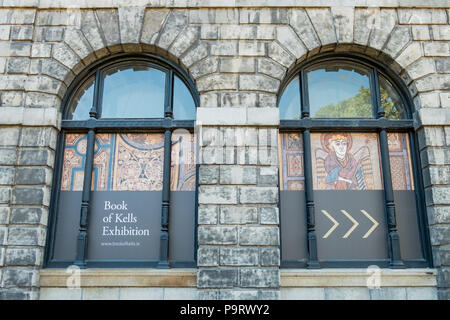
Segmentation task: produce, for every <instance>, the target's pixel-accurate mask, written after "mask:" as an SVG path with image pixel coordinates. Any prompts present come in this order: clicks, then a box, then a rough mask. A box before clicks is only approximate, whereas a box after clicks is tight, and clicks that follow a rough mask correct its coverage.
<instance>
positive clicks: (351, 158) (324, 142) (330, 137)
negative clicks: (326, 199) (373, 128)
mask: <svg viewBox="0 0 450 320" xmlns="http://www.w3.org/2000/svg"><path fill="white" fill-rule="evenodd" d="M311 148H312V150H311V151H312V159H313V161H312V162H313V163H312V169H313V186H314V189H316V190H381V189H382V181H381V171H380V160H379V148H378V137H377V134H376V133H341V132H330V133H313V134H311Z"/></svg>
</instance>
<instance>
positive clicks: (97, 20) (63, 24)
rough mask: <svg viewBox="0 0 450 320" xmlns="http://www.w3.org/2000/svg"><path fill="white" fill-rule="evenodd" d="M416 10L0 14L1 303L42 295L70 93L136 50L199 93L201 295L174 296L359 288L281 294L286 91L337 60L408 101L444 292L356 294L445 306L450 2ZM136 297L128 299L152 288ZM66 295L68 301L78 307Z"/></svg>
mask: <svg viewBox="0 0 450 320" xmlns="http://www.w3.org/2000/svg"><path fill="white" fill-rule="evenodd" d="M122 2H123V3H122ZM149 2H150V3H149ZM423 2H424V1H416V0H399V1H390V0H384V1H358V0H349V1H345V4H343V3H341V2H340V1H337V0H336V1H333V0H331V1H308V0H305V1H290V0H281V1H277V2H276V4H274V3H271V2H268V1H262V0H253V1H245V0H242V1H223V2H220V8H216V7H215V5H217V3H216V2H214V1H207V0H204V1H203V0H201V1H181V0H180V1H177V0H176V1H165V0H160V1H154V2H151V1H108V0H105V1H86V3H85V2H83V3H82V5H79V6H74V5H73V4H72V3H71V2H70V1H58V2H53V1H44V0H40V1H38V0H31V1H28V0H15V1H8V0H3V1H0V4H3V7H2V8H0V299H39V296H40V273H41V271H40V270H41V267H42V263H43V255H44V248H45V246H46V236H47V223H48V215H49V205H50V195H51V188H52V175H53V168H54V159H55V152H56V144H57V136H58V132H59V130H60V121H61V111H62V99H63V97H64V95H65V93H66V91H67V88H68V86H69V85H70V84H71V83H72V80H73V79H74V77H75V76H76V75H77V74H79V73H80V72H81V70H83V69H84V68H86V67H88V66H90V65H92V64H93V63H95V62H96V61H99V60H100V59H102V58H104V57H107V56H110V55H114V54H119V53H138V52H150V53H155V54H158V55H161V56H164V57H166V58H168V59H169V60H171V61H173V62H175V63H177V64H179V65H180V66H181V67H182V68H183V69H185V70H186V71H187V72H188V73H189V75H190V76H191V77H192V79H193V80H194V81H195V84H196V86H197V90H198V92H199V94H200V102H201V103H200V104H201V108H199V109H198V111H197V122H198V124H199V127H200V125H201V130H200V131H199V133H200V136H201V141H202V142H201V144H200V146H199V147H200V161H199V163H200V169H199V170H200V171H199V181H198V183H199V195H198V197H199V207H198V244H199V248H198V261H197V262H198V272H197V278H196V279H197V290H195V294H193V293H192V292H193V291H192V290H194V289H192V288H190V289H189V290H190V291H189V292H190V293H189V295H188V296H182V295H181V297H186V298H199V299H255V298H256V299H278V298H302V297H305V293H306V292H307V293H306V294H307V295H311V296H312V297H317V298H318V299H325V298H330V299H332V298H345V295H346V294H347V293H348V292H352V294H355V295H356V293H355V292H356V291H358V290H359V289H358V290H356V291H355V289H354V288H353V289H352V288H351V287H352V286H351V285H348V286H347V287H345V288H339V286H338V285H336V288H325V286H323V285H321V284H320V283H321V282H320V281H319V282H317V287H314V286H309V287H307V288H306V287H305V288H300V289H298V290H297V291H293V289H292V288H290V289H289V290H290V291H289V290H287V289H286V290H284V291H283V283H282V282H283V281H282V276H281V275H280V249H279V248H280V230H279V212H278V200H279V199H278V176H277V175H278V171H277V170H278V169H277V168H278V159H277V135H278V125H279V113H278V109H277V94H278V92H279V89H280V85H281V81H282V80H283V79H284V77H285V76H286V74H287V73H288V71H289V70H291V69H292V68H293V67H294V66H295V65H297V64H298V63H299V62H301V61H303V60H305V59H308V58H310V57H313V56H315V55H317V54H320V53H322V52H331V51H335V52H348V53H357V54H363V55H367V56H369V57H371V58H373V59H376V60H378V61H380V62H382V63H383V64H385V65H386V66H387V67H389V68H391V69H392V70H394V71H395V72H396V73H398V74H399V75H400V77H401V78H402V79H403V81H404V82H405V84H406V85H407V86H408V88H409V90H410V94H411V96H412V97H413V98H414V104H415V106H414V107H415V113H414V118H415V120H416V130H417V134H418V137H419V148H420V156H421V165H422V172H423V180H424V185H425V190H424V193H425V198H426V206H427V213H428V224H429V232H430V238H431V244H432V249H433V259H434V261H433V264H434V267H435V269H436V271H435V272H436V278H437V284H433V282H432V281H431V282H426V283H425V282H423V283H422V284H420V285H419V284H418V285H417V286H418V287H419V288H415V285H414V281H411V282H410V283H409V284H405V283H404V284H402V285H401V286H402V287H400V288H395V290H394V289H393V290H391V291H389V290H388V289H389V288H386V290H384V291H383V292H381V291H380V292H375V293H373V292H369V291H367V290H366V289H365V288H360V289H361V292H362V291H364V290H366V291H364V292H363V293H361V295H359V296H358V295H356V296H355V297H359V298H364V299H366V298H367V299H369V298H372V299H377V298H394V297H400V299H406V298H414V297H416V298H417V297H418V298H420V297H422V298H423V297H425V298H437V297H438V298H440V299H448V298H449V297H450V279H449V274H450V255H449V252H450V251H449V246H450V235H449V230H450V228H449V224H450V3H449V2H448V1H428V2H429V3H427V4H424V3H423ZM344 5H345V6H344ZM413 7H414V8H413ZM325 271H326V270H325ZM419 273H420V272H419ZM421 274H423V275H425V274H426V272H425V271H424V272H423V273H421ZM416 276H417V275H416ZM418 277H419V278H420V276H418ZM427 277H429V276H427ZM97 285H98V288H97V291H95V290H96V289H92V288H90V289H83V290H87V292H89V290H91V291H92V292H91V293H92V296H93V297H99V296H98V294H99V293H98V292H101V290H100V289H101V288H103V287H104V286H105V285H104V283H103V284H102V283H100V284H97ZM45 286H46V288H45V290H43V291H42V292H43V293H45V294H44V296H45V297H47V298H52V297H53V298H54V297H56V296H55V295H54V294H56V293H52V291H51V285H49V284H46V285H45ZM387 286H388V287H389V285H387ZM393 286H394V287H397V285H393ZM55 287H60V285H55ZM107 287H111V285H107ZM112 287H113V288H110V289H109V290H110V291H108V292H112V291H114V292H113V295H111V296H109V295H108V297H111V298H120V294H119V292H123V290H124V289H123V288H122V287H137V286H133V285H119V284H118V285H117V286H116V287H117V288H114V286H112ZM149 287H152V286H151V285H149ZM180 287H183V285H180ZM280 287H281V292H282V293H281V294H280ZM406 287H408V288H406ZM424 288H425V289H424ZM135 289H136V290H135V291H132V294H138V292H144V291H145V290H146V289H142V288H135ZM172 289H173V290H175V289H176V288H172ZM363 289H364V290H363ZM422 289H424V290H425V291H423V290H422ZM55 290H63V289H61V288H59V289H55ZM105 290H106V289H105ZM111 290H112V291H111ZM127 290H128V291H130V288H128V289H127ZM127 290H125V291H127ZM139 290H141V291H139ZM142 290H144V291H142ZM155 290H156V289H155ZM157 290H159V291H161V294H160V293H158V294H155V295H152V294H150V295H146V297H147V296H150V297H154V298H155V297H156V298H158V299H162V298H164V297H165V296H164V294H163V292H164V290H165V289H164V288H158V289H157ZM306 290H309V291H306ZM339 290H341V291H339ZM421 290H422V291H421ZM106 291H107V290H106ZM106 291H104V292H106ZM116 291H117V292H116ZM159 291H158V292H159ZM168 291H169V292H170V290H168ZM55 292H57V291H55ZM58 292H60V291H58ZM130 292H131V291H130ZM136 292H137V293H136ZM294 292H297V293H295V294H294ZM325 292H327V293H326V294H325ZM346 292H347V293H346ZM358 292H359V291H358ZM408 292H409V295H408V294H407V293H408ZM420 292H426V293H424V294H423V295H422V296H421V295H420ZM66 293H67V292H66ZM147 293H148V289H147ZM71 294H73V295H72V296H70V295H67V296H65V297H72V298H75V299H77V298H81V297H82V295H81V293H80V294H78V293H76V294H74V293H73V292H71ZM105 294H106V293H105ZM415 294H417V295H416V296H415ZM87 296H88V294H87V295H85V296H84V297H85V298H86V297H87ZM45 297H43V298H45ZM105 297H106V296H105ZM133 297H138V296H134V295H133ZM177 297H179V296H177Z"/></svg>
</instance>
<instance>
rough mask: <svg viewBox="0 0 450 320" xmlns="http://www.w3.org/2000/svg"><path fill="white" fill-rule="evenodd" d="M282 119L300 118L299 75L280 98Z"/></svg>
mask: <svg viewBox="0 0 450 320" xmlns="http://www.w3.org/2000/svg"><path fill="white" fill-rule="evenodd" d="M279 108H280V119H282V120H298V119H300V87H299V80H298V77H295V78H294V79H293V80H292V81H291V82H290V83H289V85H288V86H287V87H286V89H285V90H284V92H283V95H282V96H281V99H280V104H279Z"/></svg>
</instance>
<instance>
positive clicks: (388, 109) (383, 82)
mask: <svg viewBox="0 0 450 320" xmlns="http://www.w3.org/2000/svg"><path fill="white" fill-rule="evenodd" d="M379 82H380V94H381V105H382V106H383V108H384V112H385V117H386V119H391V120H398V119H406V113H405V106H404V105H403V102H402V99H401V98H400V95H399V94H398V93H397V91H396V90H395V89H394V87H393V86H392V84H391V83H390V82H389V81H388V80H387V79H386V78H385V77H383V76H382V75H380V76H379Z"/></svg>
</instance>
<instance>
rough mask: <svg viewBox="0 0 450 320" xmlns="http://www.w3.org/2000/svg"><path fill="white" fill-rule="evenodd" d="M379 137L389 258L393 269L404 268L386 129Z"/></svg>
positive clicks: (381, 131)
mask: <svg viewBox="0 0 450 320" xmlns="http://www.w3.org/2000/svg"><path fill="white" fill-rule="evenodd" d="M379 137H380V153H381V167H382V171H383V183H384V199H385V203H384V205H385V211H386V218H387V227H388V244H389V257H390V259H391V262H390V266H391V268H404V264H403V261H402V259H401V254H400V238H399V235H398V231H397V221H396V215H395V203H394V191H393V188H392V178H391V166H390V160H389V146H388V137H387V132H386V129H385V128H382V129H381V130H380V133H379Z"/></svg>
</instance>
